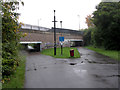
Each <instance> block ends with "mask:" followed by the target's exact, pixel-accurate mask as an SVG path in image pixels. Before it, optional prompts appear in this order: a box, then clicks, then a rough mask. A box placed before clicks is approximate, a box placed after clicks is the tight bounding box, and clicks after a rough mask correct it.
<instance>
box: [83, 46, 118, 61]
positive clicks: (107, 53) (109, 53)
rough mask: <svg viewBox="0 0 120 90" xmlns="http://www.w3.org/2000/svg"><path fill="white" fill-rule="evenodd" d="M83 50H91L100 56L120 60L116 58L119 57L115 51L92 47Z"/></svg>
mask: <svg viewBox="0 0 120 90" xmlns="http://www.w3.org/2000/svg"><path fill="white" fill-rule="evenodd" d="M85 48H88V49H90V50H93V51H95V52H98V53H100V54H103V55H105V56H109V57H111V58H113V59H115V60H120V58H119V57H118V56H119V51H116V50H105V49H102V48H94V47H92V46H86V47H85Z"/></svg>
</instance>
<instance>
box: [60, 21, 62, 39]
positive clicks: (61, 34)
mask: <svg viewBox="0 0 120 90" xmlns="http://www.w3.org/2000/svg"><path fill="white" fill-rule="evenodd" d="M60 25H61V29H62V21H60ZM61 37H62V33H61Z"/></svg>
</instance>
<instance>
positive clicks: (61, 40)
mask: <svg viewBox="0 0 120 90" xmlns="http://www.w3.org/2000/svg"><path fill="white" fill-rule="evenodd" d="M59 41H60V44H61V55H62V51H63V50H62V45H63V41H64V37H59Z"/></svg>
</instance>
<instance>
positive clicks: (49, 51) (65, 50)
mask: <svg viewBox="0 0 120 90" xmlns="http://www.w3.org/2000/svg"><path fill="white" fill-rule="evenodd" d="M70 49H74V57H71V56H70ZM41 54H44V55H49V56H52V57H55V58H80V54H79V52H78V50H77V48H72V47H71V48H70V47H64V48H63V54H62V55H61V48H57V50H56V56H54V48H50V49H45V50H43V51H42V52H41Z"/></svg>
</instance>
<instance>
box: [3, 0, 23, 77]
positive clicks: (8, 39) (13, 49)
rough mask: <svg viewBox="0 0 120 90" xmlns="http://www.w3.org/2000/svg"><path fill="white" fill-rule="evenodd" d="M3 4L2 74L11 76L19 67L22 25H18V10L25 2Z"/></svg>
mask: <svg viewBox="0 0 120 90" xmlns="http://www.w3.org/2000/svg"><path fill="white" fill-rule="evenodd" d="M1 3H2V12H1V15H2V74H3V77H4V76H9V75H10V74H11V73H12V72H13V71H14V70H15V69H16V67H17V65H18V63H19V60H18V47H19V43H18V42H19V40H20V38H21V36H22V34H21V33H20V32H19V30H18V29H19V28H20V27H21V25H22V23H18V18H19V15H20V14H18V13H17V12H16V10H17V9H19V4H20V3H22V4H23V2H21V1H17V0H16V1H14V2H5V1H1Z"/></svg>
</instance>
